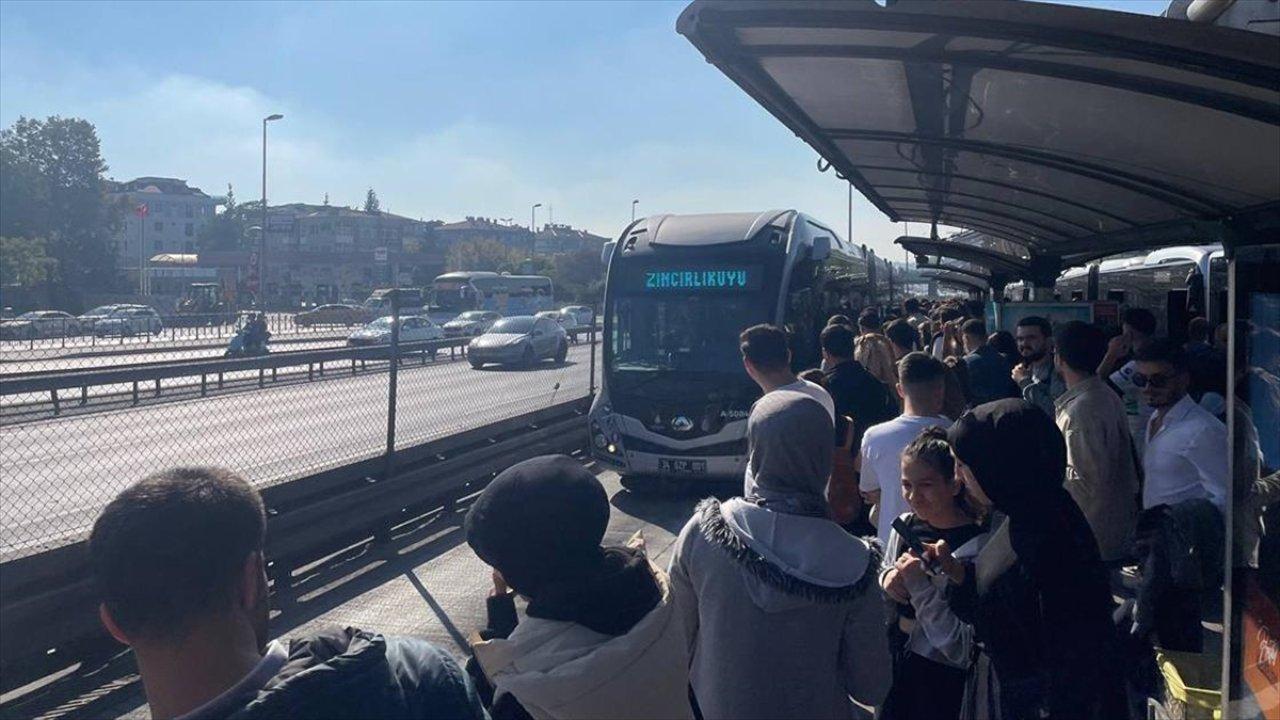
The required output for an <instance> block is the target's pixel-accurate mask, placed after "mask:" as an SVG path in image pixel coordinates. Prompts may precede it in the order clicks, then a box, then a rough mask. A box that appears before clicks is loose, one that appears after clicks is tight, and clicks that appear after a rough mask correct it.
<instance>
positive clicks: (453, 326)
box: [444, 310, 502, 338]
mask: <svg viewBox="0 0 1280 720" xmlns="http://www.w3.org/2000/svg"><path fill="white" fill-rule="evenodd" d="M501 319H502V315H500V314H498V313H496V312H493V311H492V310H468V311H467V312H464V313H462V314H461V315H459V316H458V317H456V318H454V319H452V320H450V321H449V322H447V323H445V324H444V336H445V337H451V338H456V337H475V336H477V335H483V334H485V333H486V332H488V330H489V328H491V327H493V324H494V323H496V322H498V321H499V320H501Z"/></svg>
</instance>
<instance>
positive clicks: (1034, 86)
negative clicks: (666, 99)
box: [677, 0, 1280, 274]
mask: <svg viewBox="0 0 1280 720" xmlns="http://www.w3.org/2000/svg"><path fill="white" fill-rule="evenodd" d="M677 29H678V30H679V32H680V33H682V34H683V35H685V36H686V37H688V38H689V40H690V41H691V42H692V43H693V44H694V45H695V46H696V47H697V48H698V49H699V50H700V51H701V52H702V53H703V55H705V56H706V58H707V59H708V60H709V61H710V62H712V63H714V64H715V65H716V66H717V67H718V68H719V69H720V70H721V71H723V72H724V73H725V74H726V75H728V76H729V77H730V78H731V79H732V80H733V81H734V82H736V83H737V84H738V85H739V86H741V87H742V88H743V89H744V90H746V91H747V93H748V94H750V95H751V96H752V97H753V98H755V99H756V101H757V102H759V103H760V104H761V105H763V106H764V107H765V108H766V109H768V110H769V111H770V112H771V113H773V114H774V115H775V116H776V117H777V118H778V119H779V120H781V121H782V122H783V123H784V124H785V125H787V127H789V128H791V130H793V131H794V132H795V133H796V134H797V135H798V136H799V137H801V138H802V139H803V140H805V141H806V142H807V143H809V145H811V146H812V147H813V148H814V149H815V150H817V151H818V153H819V154H820V155H821V156H822V157H823V158H825V159H826V160H827V161H828V162H830V164H831V165H832V166H833V167H834V168H835V170H836V171H837V172H838V173H840V175H841V176H843V177H846V178H848V179H849V180H850V182H852V183H853V184H854V185H855V186H856V187H857V188H858V189H859V190H860V191H861V192H862V193H863V194H864V195H866V197H867V198H868V199H869V200H870V201H871V202H872V203H874V204H875V205H876V206H877V207H878V208H880V210H882V211H883V212H884V213H885V214H886V215H888V216H889V219H891V220H894V221H902V220H906V221H912V222H926V223H935V222H936V223H938V224H943V225H952V226H957V227H964V228H969V229H971V230H975V231H980V232H982V233H985V234H987V235H990V236H992V237H996V238H1002V239H1004V240H1007V241H1011V242H1014V243H1017V244H1019V245H1021V246H1023V247H1025V248H1026V249H1027V251H1028V252H1029V253H1030V254H1034V255H1038V256H1048V257H1052V258H1054V261H1055V263H1059V262H1060V263H1061V264H1072V263H1076V262H1081V261H1083V260H1087V259H1091V258H1093V257H1098V256H1101V255H1107V254H1112V253H1116V252H1120V251H1123V250H1130V249H1140V248H1149V247H1157V246H1161V245H1170V244H1186V243H1189V242H1212V241H1217V240H1225V241H1227V242H1232V243H1256V242H1274V241H1276V239H1277V237H1278V236H1280V43H1278V42H1277V40H1276V39H1275V38H1274V37H1270V36H1267V35H1264V34H1261V33H1253V32H1247V31H1243V30H1236V29H1232V28H1224V27H1216V26H1211V25H1202V24H1197V23H1191V22H1187V21H1181V20H1173V19H1168V18H1162V17H1148V16H1141V15H1132V14H1127V13H1116V12H1107V11H1100V10H1092V9H1085V8H1077V7H1067V6H1062V5H1052V4H1047V3H1036V2H1015V1H1013V0H991V1H989V2H932V1H925V0H899V2H896V3H892V4H889V5H888V6H887V7H882V6H880V5H879V4H877V3H876V2H874V0H840V1H839V2H826V1H804V0H795V1H789V0H748V1H743V0H696V1H695V2H693V3H692V4H691V5H689V6H688V7H687V8H686V9H685V11H684V12H683V13H682V14H681V16H680V19H679V21H678V24H677ZM1054 274H1056V272H1055V273H1054Z"/></svg>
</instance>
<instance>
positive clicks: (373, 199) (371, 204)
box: [364, 188, 381, 213]
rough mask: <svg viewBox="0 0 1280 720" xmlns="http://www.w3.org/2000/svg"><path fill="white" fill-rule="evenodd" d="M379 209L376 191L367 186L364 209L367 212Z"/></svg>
mask: <svg viewBox="0 0 1280 720" xmlns="http://www.w3.org/2000/svg"><path fill="white" fill-rule="evenodd" d="M380 209H381V206H380V205H379V204H378V193H376V192H374V191H373V188H369V192H367V193H365V194H364V211H365V212H367V213H376V212H378V210H380Z"/></svg>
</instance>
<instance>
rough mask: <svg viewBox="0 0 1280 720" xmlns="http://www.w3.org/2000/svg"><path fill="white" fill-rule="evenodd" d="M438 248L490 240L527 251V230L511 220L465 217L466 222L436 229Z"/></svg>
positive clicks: (448, 224)
mask: <svg viewBox="0 0 1280 720" xmlns="http://www.w3.org/2000/svg"><path fill="white" fill-rule="evenodd" d="M436 237H437V239H438V241H439V243H440V247H442V248H444V249H445V250H448V249H449V248H451V247H453V246H454V244H456V243H460V242H474V241H478V240H492V241H494V242H500V243H502V244H503V245H506V246H507V247H509V248H513V249H515V248H519V249H522V250H525V251H528V249H529V228H527V227H524V226H522V225H516V224H514V223H513V222H512V221H511V220H494V219H492V218H486V217H472V216H470V215H468V216H467V219H466V220H462V221H460V222H454V223H444V224H443V225H440V226H439V227H438V228H436Z"/></svg>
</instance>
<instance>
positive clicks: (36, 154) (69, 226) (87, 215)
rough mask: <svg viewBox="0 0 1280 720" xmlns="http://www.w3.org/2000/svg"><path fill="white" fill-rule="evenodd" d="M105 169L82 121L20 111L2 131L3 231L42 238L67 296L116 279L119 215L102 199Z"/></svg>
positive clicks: (109, 284) (97, 146) (105, 286)
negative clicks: (30, 115) (37, 116)
mask: <svg viewBox="0 0 1280 720" xmlns="http://www.w3.org/2000/svg"><path fill="white" fill-rule="evenodd" d="M106 170H107V165H106V163H105V162H104V161H103V159H102V150H101V145H100V143H99V142H98V133H97V130H96V129H95V128H94V126H93V124H92V123H90V122H88V121H87V120H81V119H79V118H63V117H58V116H52V117H49V118H46V119H45V120H35V119H31V118H26V117H20V118H18V120H17V121H16V122H14V124H13V126H12V127H9V128H6V129H4V130H0V178H3V180H2V183H3V185H2V187H0V195H2V196H3V198H4V199H3V202H2V203H0V236H5V237H21V238H27V239H31V238H44V240H45V243H44V248H45V252H46V253H47V254H48V256H49V257H50V258H52V259H53V260H54V261H55V264H54V265H52V266H50V268H49V269H50V271H51V272H52V273H53V276H52V277H51V278H50V279H51V280H52V281H54V282H55V283H57V284H59V285H61V286H62V287H63V289H64V290H66V291H68V292H69V293H70V294H72V295H75V294H78V293H80V292H83V291H85V290H93V289H110V288H111V287H112V286H113V285H115V284H116V281H117V280H118V274H117V273H116V272H115V271H114V267H115V261H114V257H113V256H112V248H111V243H112V238H113V237H114V235H115V233H116V231H117V230H118V229H119V227H120V223H121V220H122V215H121V208H120V207H119V206H118V205H117V204H115V203H109V202H107V199H106V190H107V184H106V181H105V180H104V178H103V174H104V173H105V172H106Z"/></svg>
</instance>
